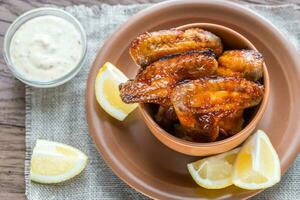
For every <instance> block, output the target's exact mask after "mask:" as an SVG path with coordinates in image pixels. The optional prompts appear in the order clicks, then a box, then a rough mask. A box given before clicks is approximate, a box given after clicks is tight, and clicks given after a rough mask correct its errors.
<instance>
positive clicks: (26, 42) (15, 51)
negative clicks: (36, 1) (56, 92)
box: [10, 15, 83, 82]
mask: <svg viewBox="0 0 300 200" xmlns="http://www.w3.org/2000/svg"><path fill="white" fill-rule="evenodd" d="M82 54H83V47H82V38H81V34H80V32H79V31H78V30H77V29H76V27H75V26H74V25H73V24H72V23H70V22H68V21H67V20H65V19H63V18H60V17H56V16H50V15H49V16H40V17H36V18H33V19H31V20H29V21H27V22H26V23H24V24H23V25H22V26H21V27H20V28H19V29H18V30H17V31H16V33H15V34H14V36H13V38H12V41H11V45H10V56H11V61H12V63H13V65H14V68H15V70H16V72H17V73H19V74H20V75H22V76H24V77H25V78H26V79H29V80H33V81H40V82H47V81H52V80H55V79H58V78H60V77H63V76H64V75H66V74H68V73H69V72H70V71H72V70H73V69H74V68H75V67H76V65H77V64H78V62H79V61H80V59H81V57H82Z"/></svg>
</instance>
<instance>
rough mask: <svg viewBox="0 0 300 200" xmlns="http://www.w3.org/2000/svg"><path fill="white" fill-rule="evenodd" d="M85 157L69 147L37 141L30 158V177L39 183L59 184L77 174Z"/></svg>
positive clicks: (82, 165)
mask: <svg viewBox="0 0 300 200" xmlns="http://www.w3.org/2000/svg"><path fill="white" fill-rule="evenodd" d="M86 164H87V156H86V155H85V154H83V153H82V152H81V151H79V150H78V149H75V148H73V147H71V146H68V145H65V144H61V143H57V142H51V141H47V140H37V142H36V145H35V147H34V149H33V154H32V158H31V170H30V177H31V180H32V181H35V182H39V183H59V182H62V181H66V180H68V179H70V178H73V177H74V176H76V175H77V174H79V173H80V172H81V171H82V170H83V169H84V167H85V166H86Z"/></svg>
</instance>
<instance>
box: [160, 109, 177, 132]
mask: <svg viewBox="0 0 300 200" xmlns="http://www.w3.org/2000/svg"><path fill="white" fill-rule="evenodd" d="M177 120H178V118H177V115H176V113H175V110H174V107H173V106H167V107H166V106H159V108H158V112H157V114H156V115H155V121H156V122H157V123H158V124H159V125H161V126H162V127H163V128H165V129H170V128H171V127H172V125H173V124H174V123H175V122H176V121H177Z"/></svg>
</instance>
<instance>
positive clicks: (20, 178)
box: [0, 0, 300, 200]
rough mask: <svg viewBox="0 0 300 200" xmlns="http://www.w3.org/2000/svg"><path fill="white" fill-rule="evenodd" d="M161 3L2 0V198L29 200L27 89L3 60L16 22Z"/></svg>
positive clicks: (270, 1) (257, 0) (259, 0)
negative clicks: (53, 11)
mask: <svg viewBox="0 0 300 200" xmlns="http://www.w3.org/2000/svg"><path fill="white" fill-rule="evenodd" d="M159 1H161V0H110V1H105V0H61V1H60V0H56V1H55V0H24V1H21V0H0V199H1V200H7V199H22V200H23V199H25V194H24V192H25V184H24V158H25V87H24V85H23V84H22V83H21V82H20V81H18V80H17V79H16V78H14V76H13V75H12V74H11V72H10V71H9V69H8V68H7V66H6V64H5V61H4V59H3V55H2V51H3V38H4V34H5V31H6V30H7V28H8V27H9V25H10V24H11V23H12V21H13V20H14V19H15V18H16V17H17V16H19V15H20V14H22V13H23V12H25V11H28V10H30V9H33V8H36V7H41V6H44V5H45V4H54V5H57V6H69V5H75V4H84V5H87V6H92V5H100V4H101V3H107V4H118V3H119V4H132V3H149V2H151V3H156V2H159ZM233 1H234V2H240V3H254V4H267V5H275V4H281V3H296V4H298V5H300V0H287V1H280V0H233ZM299 20H300V19H299Z"/></svg>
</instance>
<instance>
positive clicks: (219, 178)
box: [187, 148, 240, 189]
mask: <svg viewBox="0 0 300 200" xmlns="http://www.w3.org/2000/svg"><path fill="white" fill-rule="evenodd" d="M239 149H240V148H236V149H233V150H231V151H228V152H226V153H223V154H219V155H216V156H211V157H207V158H204V159H202V160H199V161H196V162H193V163H189V164H188V165H187V167H188V170H189V172H190V174H191V175H192V177H193V179H194V180H195V181H196V183H197V184H198V185H200V186H201V187H204V188H207V189H221V188H225V187H227V186H230V185H232V173H233V165H234V161H235V159H236V156H237V154H238V152H239Z"/></svg>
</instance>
